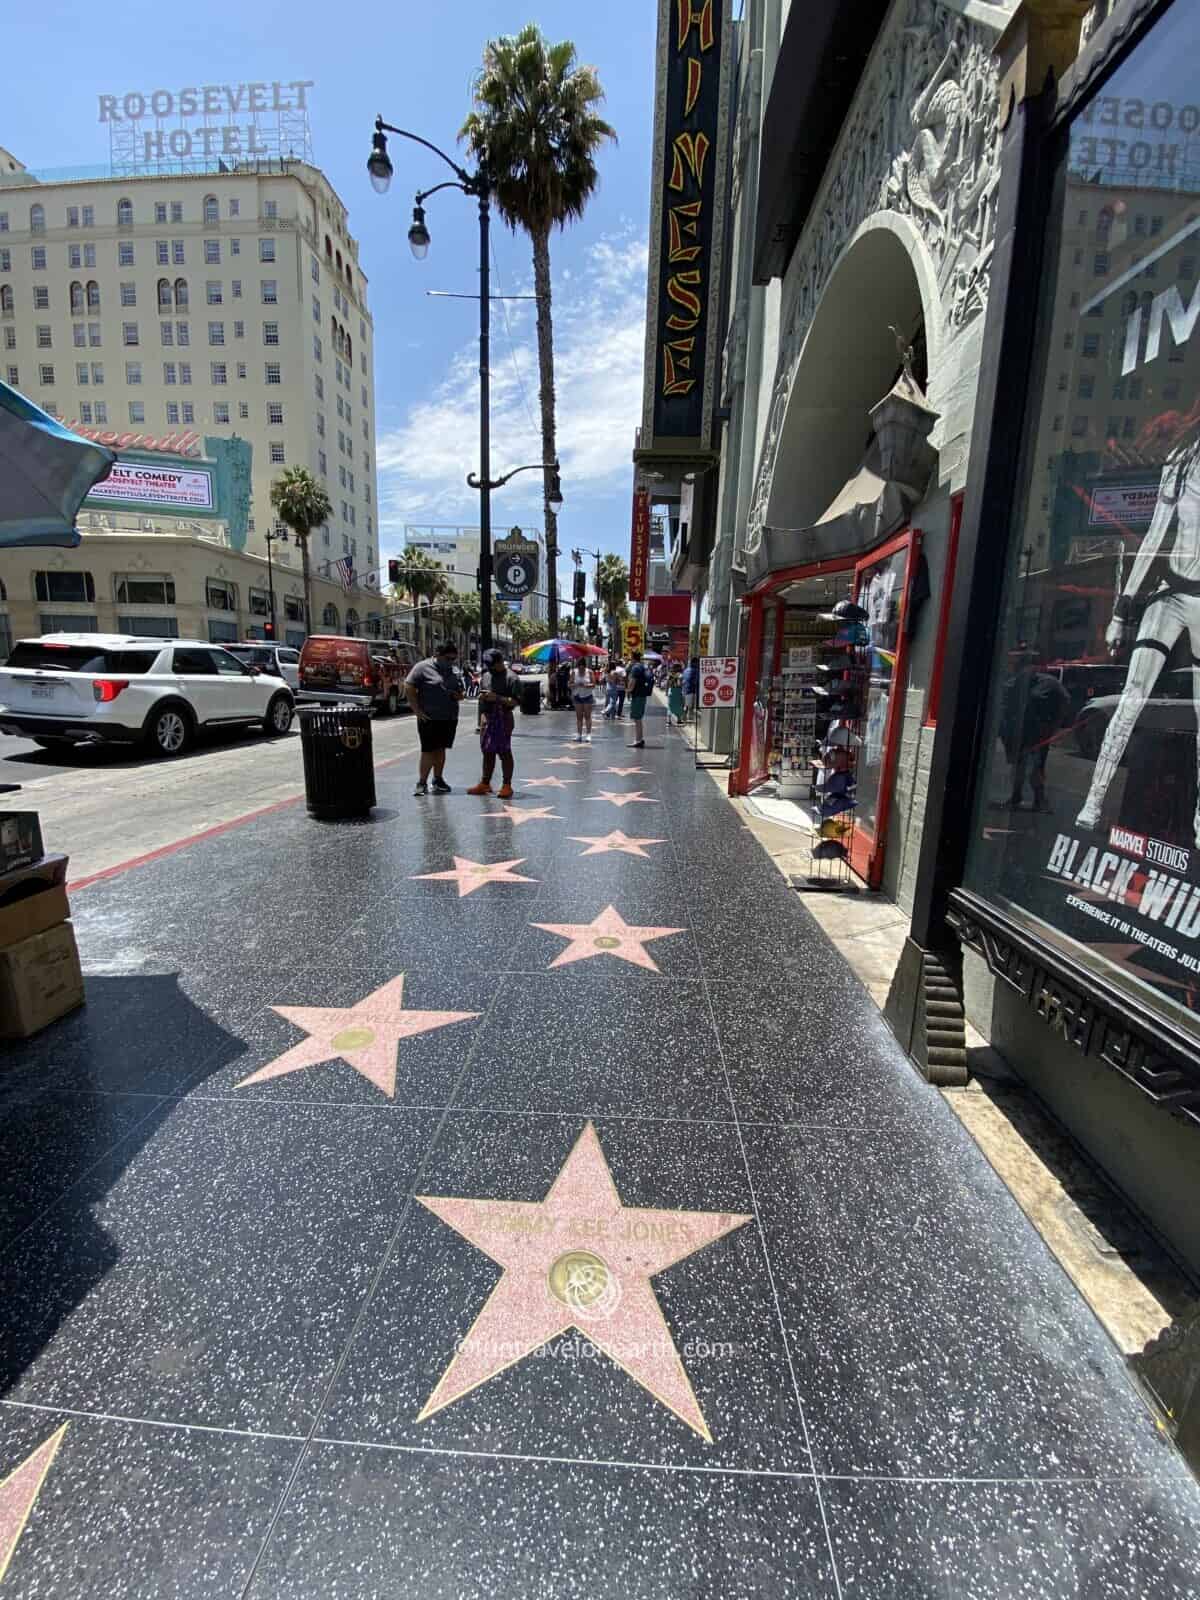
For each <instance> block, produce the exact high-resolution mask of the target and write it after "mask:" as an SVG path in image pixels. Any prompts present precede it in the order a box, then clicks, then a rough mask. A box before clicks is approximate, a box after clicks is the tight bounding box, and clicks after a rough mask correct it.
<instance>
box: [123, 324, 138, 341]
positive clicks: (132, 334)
mask: <svg viewBox="0 0 1200 1600" xmlns="http://www.w3.org/2000/svg"><path fill="white" fill-rule="evenodd" d="M138 342H139V340H138V325H137V323H136V322H123V323H122V324H121V343H122V344H127V345H128V344H137V343H138Z"/></svg>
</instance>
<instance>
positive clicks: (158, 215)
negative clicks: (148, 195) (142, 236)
mask: <svg viewBox="0 0 1200 1600" xmlns="http://www.w3.org/2000/svg"><path fill="white" fill-rule="evenodd" d="M154 220H155V222H165V221H166V220H167V208H166V206H165V205H164V204H163V202H162V201H161V200H156V201H155V202H154Z"/></svg>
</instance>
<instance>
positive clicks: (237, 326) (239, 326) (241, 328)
mask: <svg viewBox="0 0 1200 1600" xmlns="http://www.w3.org/2000/svg"><path fill="white" fill-rule="evenodd" d="M233 337H234V338H235V339H244V338H245V337H246V324H245V323H244V322H235V323H234V325H233Z"/></svg>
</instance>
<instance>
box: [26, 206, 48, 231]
mask: <svg viewBox="0 0 1200 1600" xmlns="http://www.w3.org/2000/svg"><path fill="white" fill-rule="evenodd" d="M29 231H30V233H45V231H46V210H45V207H44V206H38V205H33V206H30V208H29Z"/></svg>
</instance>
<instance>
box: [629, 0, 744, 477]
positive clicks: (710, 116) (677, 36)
mask: <svg viewBox="0 0 1200 1600" xmlns="http://www.w3.org/2000/svg"><path fill="white" fill-rule="evenodd" d="M730 33H731V23H730V18H729V0H703V3H701V0H659V10H658V78H657V103H656V111H655V123H654V167H653V171H652V177H651V217H650V270H649V283H648V297H647V298H648V304H647V319H646V375H645V403H644V412H643V420H642V435H641V440H640V445H639V452H638V453H639V455H640V456H642V457H644V456H645V455H646V454H649V453H654V454H663V453H668V454H672V455H676V456H678V455H681V454H702V453H704V452H707V451H709V450H710V449H711V429H712V411H713V400H714V394H715V387H716V382H717V377H718V370H717V369H718V366H719V348H720V337H721V330H720V326H719V324H720V303H721V256H722V245H723V238H724V212H725V196H726V186H727V167H728V124H729V70H730V60H729V58H730V55H731V50H730Z"/></svg>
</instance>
